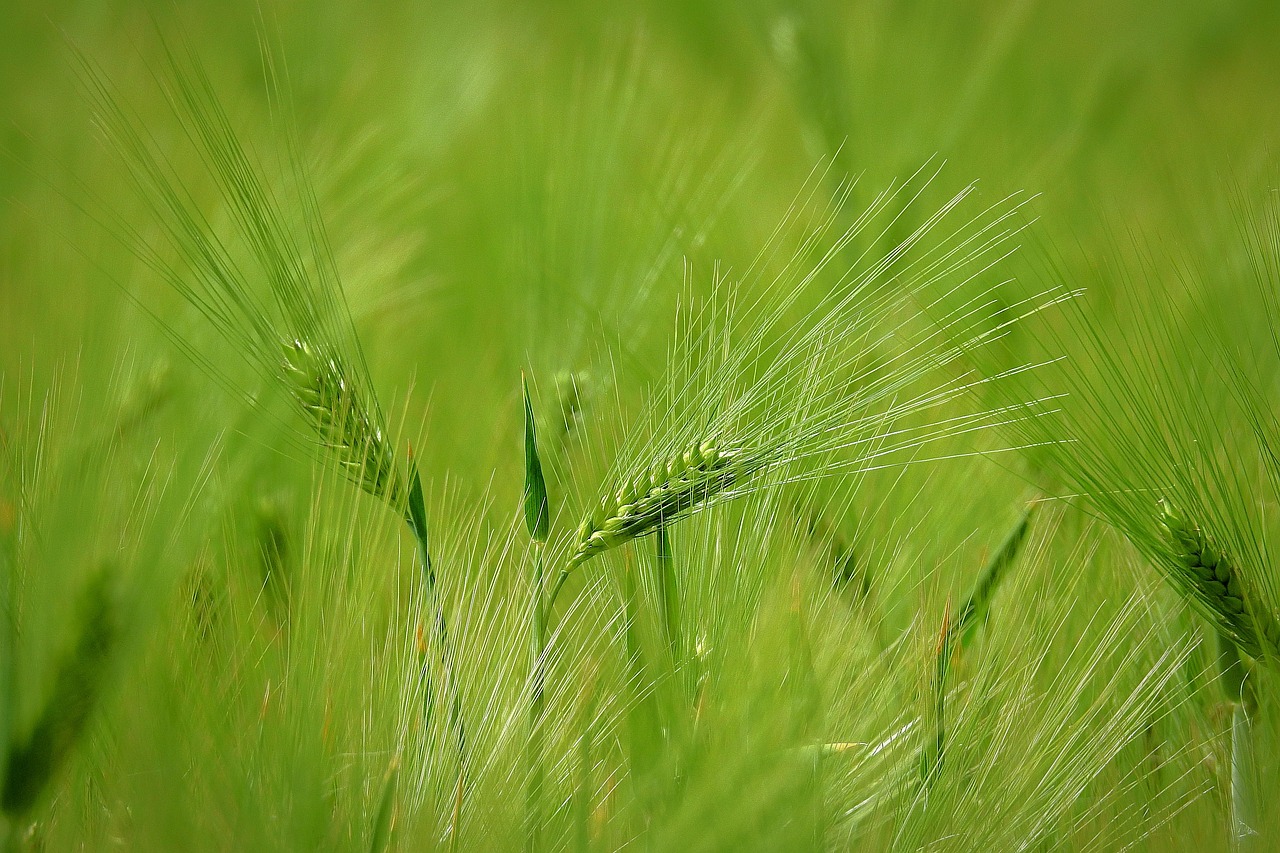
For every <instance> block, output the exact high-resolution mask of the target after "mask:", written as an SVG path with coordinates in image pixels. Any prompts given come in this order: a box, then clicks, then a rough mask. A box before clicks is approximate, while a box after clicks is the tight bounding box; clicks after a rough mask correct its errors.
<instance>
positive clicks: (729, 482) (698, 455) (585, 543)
mask: <svg viewBox="0 0 1280 853" xmlns="http://www.w3.org/2000/svg"><path fill="white" fill-rule="evenodd" d="M761 465H762V460H761V459H760V458H758V457H753V456H752V455H750V454H748V453H747V452H746V451H743V450H737V449H722V448H718V447H716V446H715V444H713V443H711V442H703V443H701V444H695V445H693V446H691V447H690V448H689V449H687V450H685V451H683V452H680V453H674V454H672V455H671V456H668V457H667V458H665V459H660V460H658V461H657V462H655V463H654V464H653V465H651V466H649V468H647V469H644V470H642V471H640V472H638V473H637V474H636V475H635V476H633V477H632V478H631V479H630V480H629V481H628V482H627V483H625V484H624V485H622V486H621V487H619V488H618V489H616V490H615V491H613V492H611V493H607V494H606V496H605V497H604V498H603V499H602V500H601V502H600V505H599V506H597V507H596V509H595V511H594V512H592V513H591V514H590V515H588V516H587V517H586V518H584V519H583V520H582V523H581V524H579V525H578V535H577V547H576V550H575V551H574V554H573V557H572V558H571V559H570V561H569V563H570V565H571V566H574V565H578V564H579V563H583V562H586V561H587V560H588V559H590V558H591V557H594V556H595V555H596V554H600V553H603V552H605V551H608V550H609V549H610V548H613V547H616V546H618V545H621V544H623V543H625V542H629V541H630V540H632V539H636V538H638V537H640V536H644V535H645V534H648V533H652V532H653V531H655V530H657V529H658V527H659V526H660V525H663V524H670V523H671V522H672V521H675V520H677V519H679V518H682V517H684V516H686V515H688V514H689V513H690V512H692V511H693V510H694V509H695V508H697V507H699V506H701V505H702V504H705V503H706V502H708V501H709V500H711V499H713V498H714V497H716V496H717V495H720V494H722V493H723V492H725V491H726V490H728V489H730V488H732V487H733V486H735V485H738V484H740V483H741V482H742V481H743V480H745V479H746V478H747V477H749V476H750V475H751V474H753V473H755V472H756V471H758V470H759V469H760V467H761Z"/></svg>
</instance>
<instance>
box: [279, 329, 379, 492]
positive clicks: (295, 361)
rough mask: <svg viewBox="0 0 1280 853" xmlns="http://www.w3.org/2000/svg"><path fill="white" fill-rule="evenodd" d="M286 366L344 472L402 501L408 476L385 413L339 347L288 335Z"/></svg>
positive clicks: (298, 398)
mask: <svg viewBox="0 0 1280 853" xmlns="http://www.w3.org/2000/svg"><path fill="white" fill-rule="evenodd" d="M282 349H283V352H284V361H283V370H284V374H285V376H286V378H287V379H288V381H289V389H290V391H291V394H292V397H293V400H294V402H295V403H296V404H297V405H298V407H299V409H300V410H301V412H302V414H303V415H304V416H305V417H306V418H307V420H308V422H309V423H310V424H311V426H312V428H313V429H314V430H315V432H316V435H317V436H319V438H320V443H321V445H323V446H324V447H325V448H327V449H328V450H329V451H331V452H332V453H333V455H334V458H335V459H336V460H337V461H338V464H339V465H340V466H341V469H342V472H343V473H344V474H345V475H346V476H347V478H348V479H350V480H351V481H352V482H353V483H355V484H356V485H358V486H360V488H362V489H364V490H365V491H366V492H368V493H369V494H371V495H373V496H374V497H376V498H380V499H381V500H384V501H386V502H387V503H388V504H389V505H390V506H392V507H393V508H397V509H398V508H400V507H402V506H403V500H404V497H405V488H404V481H403V478H402V476H401V474H400V471H399V470H398V468H397V467H396V464H395V454H394V453H393V452H392V448H391V443H390V441H388V440H387V437H386V435H385V434H384V431H383V428H382V425H381V419H380V418H377V417H376V416H375V415H374V414H373V412H374V411H375V410H374V409H373V408H372V406H371V404H370V402H369V398H368V397H367V395H366V392H365V390H364V389H363V388H360V387H359V386H358V384H357V383H356V382H355V381H354V380H353V379H352V374H351V371H349V370H348V369H346V368H345V367H344V364H343V359H342V358H341V356H340V355H339V354H338V353H337V351H336V350H331V349H328V348H326V347H323V346H321V345H319V344H313V343H308V342H306V341H303V340H300V339H297V338H295V339H293V340H290V341H286V342H285V343H284V344H283V346H282Z"/></svg>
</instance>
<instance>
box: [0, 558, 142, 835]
mask: <svg viewBox="0 0 1280 853" xmlns="http://www.w3.org/2000/svg"><path fill="white" fill-rule="evenodd" d="M109 580H110V573H109V572H107V571H103V572H102V573H100V574H99V575H98V576H97V577H96V578H95V579H94V580H93V581H92V582H91V584H90V585H89V587H88V588H87V589H86V590H85V592H84V595H83V598H82V600H81V604H80V619H79V624H80V626H81V628H80V636H79V638H78V640H77V641H76V644H75V646H74V648H72V649H71V650H70V651H69V652H68V654H67V655H66V657H65V658H64V659H63V660H62V661H61V663H60V665H59V667H58V673H57V676H56V679H55V681H54V687H53V692H52V694H50V696H49V698H48V701H46V703H45V706H44V708H43V709H42V710H41V712H40V716H39V717H38V718H37V719H36V723H35V726H34V727H33V728H32V730H31V732H30V734H28V735H27V737H26V739H25V740H22V741H19V742H15V743H14V744H13V745H12V747H11V750H10V752H9V756H8V761H7V766H6V768H5V771H6V772H5V776H4V791H3V796H2V797H0V805H2V806H3V808H4V811H5V812H6V813H8V814H9V815H11V816H13V817H20V816H22V815H24V814H26V813H27V812H28V811H29V810H30V809H31V807H32V806H34V805H35V803H36V802H37V801H38V800H39V798H40V796H41V794H42V793H43V792H44V791H45V789H46V788H48V786H49V783H50V782H51V781H52V779H53V777H54V776H55V774H56V773H57V772H58V770H59V769H60V768H61V766H62V764H63V762H64V761H65V760H66V759H67V757H68V756H69V755H70V754H71V751H72V749H73V748H74V747H75V745H76V742H77V741H78V740H79V738H80V735H81V734H82V733H83V731H84V729H85V726H86V725H87V724H88V722H89V719H90V717H91V715H92V714H93V711H94V709H95V708H96V707H97V704H98V699H99V697H100V695H101V693H102V687H103V684H104V678H103V676H104V674H105V670H106V668H107V664H108V659H109V657H110V655H111V650H112V648H113V647H114V646H115V641H116V633H117V631H116V625H115V618H114V617H115V612H114V607H113V605H112V602H111V596H110V589H109Z"/></svg>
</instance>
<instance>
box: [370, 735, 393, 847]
mask: <svg viewBox="0 0 1280 853" xmlns="http://www.w3.org/2000/svg"><path fill="white" fill-rule="evenodd" d="M399 775H400V756H398V755H397V756H396V757H395V758H392V759H391V763H390V764H389V765H387V772H386V773H384V774H383V776H382V796H381V797H380V798H379V799H378V813H377V815H376V816H375V817H374V820H373V837H372V838H371V839H370V841H369V853H383V851H384V850H386V849H387V847H388V845H390V844H391V836H392V835H394V834H395V830H396V780H397V778H398V777H399Z"/></svg>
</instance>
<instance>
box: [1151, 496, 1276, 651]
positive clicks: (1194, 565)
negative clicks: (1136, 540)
mask: <svg viewBox="0 0 1280 853" xmlns="http://www.w3.org/2000/svg"><path fill="white" fill-rule="evenodd" d="M1160 509H1161V515H1160V524H1161V526H1162V527H1163V528H1164V531H1165V533H1166V534H1167V535H1168V539H1169V544H1170V545H1171V546H1172V547H1173V550H1174V560H1175V562H1176V563H1177V565H1178V566H1179V568H1180V569H1181V570H1182V580H1183V582H1184V584H1185V586H1186V588H1187V589H1189V590H1190V591H1191V592H1193V593H1194V594H1195V596H1196V597H1197V598H1198V599H1199V600H1200V603H1201V604H1203V605H1204V606H1205V607H1206V608H1208V610H1209V612H1210V613H1211V614H1213V616H1214V617H1215V618H1216V619H1217V621H1218V624H1219V627H1220V629H1221V630H1223V631H1225V632H1226V633H1227V634H1228V635H1229V636H1230V637H1232V638H1233V639H1234V640H1235V641H1236V642H1237V643H1238V644H1239V646H1240V648H1241V649H1243V650H1244V651H1245V652H1247V653H1248V654H1250V655H1252V656H1254V657H1258V656H1259V655H1260V654H1261V652H1262V650H1263V648H1264V643H1265V645H1266V647H1267V648H1272V649H1274V648H1276V647H1277V646H1280V622H1278V621H1277V620H1276V618H1275V617H1274V615H1272V614H1270V613H1267V612H1265V611H1263V610H1261V609H1260V608H1258V607H1257V606H1256V602H1249V600H1248V597H1247V591H1246V590H1245V588H1244V586H1243V584H1242V581H1241V579H1240V573H1239V571H1238V570H1237V569H1236V566H1235V563H1234V561H1233V560H1232V559H1231V558H1230V557H1229V556H1228V555H1227V554H1225V553H1224V552H1223V551H1222V550H1221V549H1220V548H1218V547H1217V546H1216V545H1215V544H1214V543H1213V542H1212V541H1211V540H1210V539H1209V537H1208V536H1207V535H1206V534H1205V533H1204V531H1203V530H1201V529H1200V528H1199V527H1198V526H1196V525H1193V524H1191V523H1189V522H1187V520H1186V519H1184V518H1183V517H1182V515H1181V514H1180V513H1179V512H1178V511H1177V510H1176V509H1174V508H1173V506H1172V504H1170V503H1169V502H1168V501H1166V500H1161V501H1160ZM1251 605H1252V606H1251Z"/></svg>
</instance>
